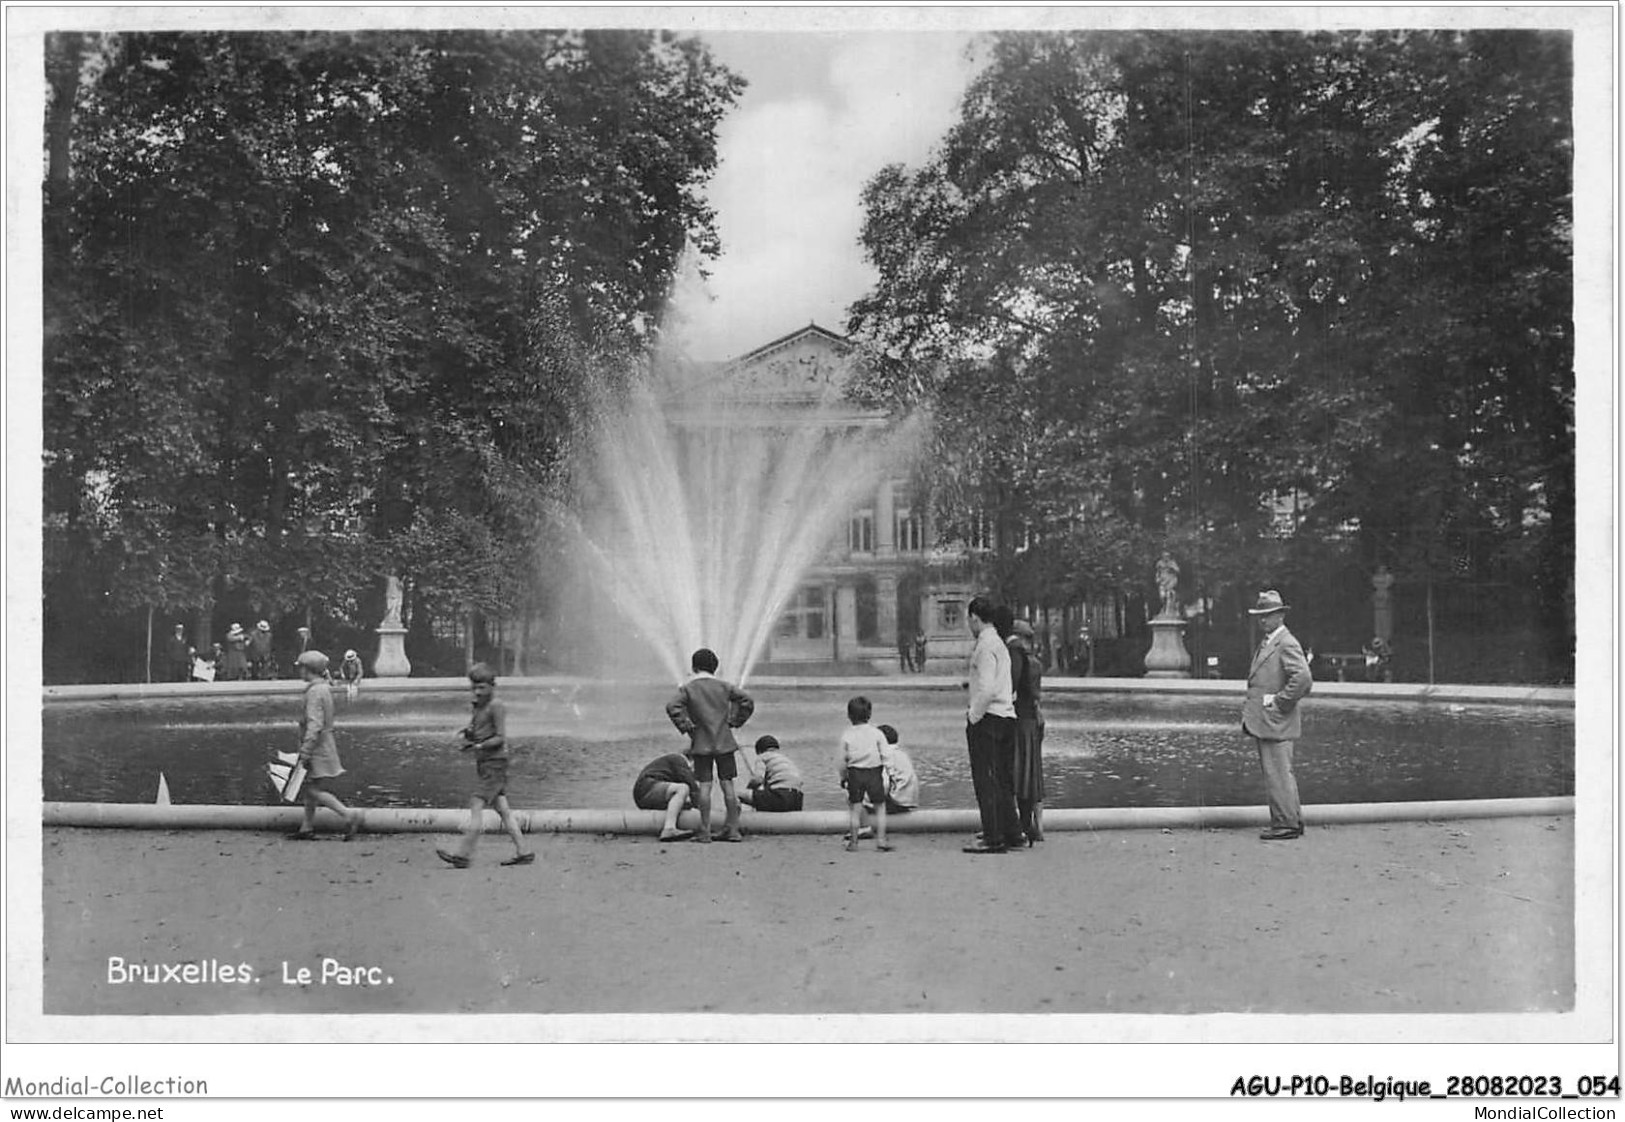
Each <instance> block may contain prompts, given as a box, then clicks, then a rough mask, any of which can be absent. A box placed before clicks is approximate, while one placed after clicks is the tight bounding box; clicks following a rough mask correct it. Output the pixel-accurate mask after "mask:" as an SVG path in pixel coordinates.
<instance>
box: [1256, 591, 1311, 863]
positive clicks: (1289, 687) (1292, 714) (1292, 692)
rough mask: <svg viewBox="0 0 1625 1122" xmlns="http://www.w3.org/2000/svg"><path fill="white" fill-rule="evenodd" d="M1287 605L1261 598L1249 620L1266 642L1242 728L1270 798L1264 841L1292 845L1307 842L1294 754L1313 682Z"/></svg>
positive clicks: (1277, 597) (1273, 597)
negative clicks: (1304, 701)
mask: <svg viewBox="0 0 1625 1122" xmlns="http://www.w3.org/2000/svg"><path fill="white" fill-rule="evenodd" d="M1287 608H1288V605H1287V604H1284V603H1282V602H1281V594H1280V593H1279V592H1277V591H1275V590H1274V589H1273V588H1272V589H1269V590H1268V591H1266V592H1261V593H1259V595H1258V603H1257V604H1256V605H1255V606H1254V607H1251V608H1248V609H1247V614H1248V615H1250V616H1252V617H1253V619H1255V620H1257V621H1258V628H1259V631H1260V632H1261V633H1262V634H1263V636H1264V638H1263V642H1261V643H1260V644H1259V646H1258V650H1257V652H1256V653H1255V654H1254V655H1253V661H1252V666H1251V667H1250V668H1249V669H1248V671H1247V698H1246V700H1245V701H1244V702H1243V704H1242V709H1241V727H1242V730H1243V731H1244V732H1246V734H1247V736H1248V738H1249V739H1250V740H1251V741H1252V742H1253V744H1254V745H1255V746H1256V747H1257V749H1258V766H1259V768H1260V769H1261V770H1262V771H1263V773H1264V790H1265V793H1266V795H1267V796H1268V798H1269V806H1270V828H1269V829H1267V830H1265V831H1264V832H1263V833H1262V834H1260V835H1259V837H1261V838H1263V839H1264V840H1265V841H1287V840H1290V839H1292V838H1299V837H1302V836H1303V808H1302V807H1301V805H1300V804H1299V802H1298V781H1297V779H1296V777H1294V776H1293V774H1292V748H1293V745H1294V743H1295V742H1296V741H1297V740H1298V738H1299V737H1300V736H1302V735H1303V714H1302V713H1301V712H1299V709H1298V703H1299V702H1300V701H1301V700H1302V699H1303V698H1305V697H1307V696H1309V691H1310V689H1312V688H1313V686H1314V679H1313V678H1312V677H1311V676H1310V673H1309V660H1308V659H1307V658H1305V657H1304V653H1303V647H1302V646H1300V645H1299V643H1298V640H1297V639H1296V638H1294V637H1293V635H1292V632H1290V631H1288V630H1287V629H1286V613H1287Z"/></svg>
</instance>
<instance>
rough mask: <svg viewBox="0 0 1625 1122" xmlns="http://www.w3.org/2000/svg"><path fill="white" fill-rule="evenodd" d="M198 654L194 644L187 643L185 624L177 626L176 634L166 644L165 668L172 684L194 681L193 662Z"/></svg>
mask: <svg viewBox="0 0 1625 1122" xmlns="http://www.w3.org/2000/svg"><path fill="white" fill-rule="evenodd" d="M196 657H197V652H196V651H195V650H193V649H192V644H190V643H188V642H187V641H186V627H185V626H184V625H183V624H179V623H177V624H176V625H175V634H173V635H171V636H170V637H169V639H168V641H167V642H166V643H165V644H164V666H165V667H166V668H167V671H168V674H169V680H170V681H171V682H190V681H191V680H192V662H193V660H194V659H195V658H196Z"/></svg>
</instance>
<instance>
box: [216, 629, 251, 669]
mask: <svg viewBox="0 0 1625 1122" xmlns="http://www.w3.org/2000/svg"><path fill="white" fill-rule="evenodd" d="M215 676H216V680H217V681H218V680H224V681H227V682H240V681H242V680H243V679H244V678H247V677H248V636H247V635H246V634H244V632H243V625H242V624H240V623H234V624H232V625H231V630H229V631H227V632H226V654H225V659H224V660H223V661H222V663H221V664H220V665H219V666H217V667H216V668H215Z"/></svg>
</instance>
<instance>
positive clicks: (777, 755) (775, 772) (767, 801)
mask: <svg viewBox="0 0 1625 1122" xmlns="http://www.w3.org/2000/svg"><path fill="white" fill-rule="evenodd" d="M756 758H757V760H759V761H760V762H761V765H762V774H761V775H753V776H751V778H750V783H749V784H747V786H749V788H750V790H748V791H746V792H744V793H743V794H742V795H740V796H739V801H740V802H742V803H744V804H745V805H746V806H753V807H755V808H756V809H757V810H765V811H791V810H800V809H801V798H802V796H801V783H802V779H801V769H800V768H798V767H796V763H795V761H794V760H792V759H791V758H790V757H789V756H786V755H785V754H784V753H783V752H781V751H779V742H778V739H777V738H776V737H772V736H762V737H758V738H757V739H756Z"/></svg>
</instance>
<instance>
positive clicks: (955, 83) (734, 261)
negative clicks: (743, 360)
mask: <svg viewBox="0 0 1625 1122" xmlns="http://www.w3.org/2000/svg"><path fill="white" fill-rule="evenodd" d="M774 38H775V39H776V40H778V42H776V43H774V44H773V45H774V47H775V50H763V51H759V52H756V53H753V54H751V55H749V56H746V57H745V59H744V61H743V64H741V63H735V62H731V61H730V60H729V58H728V56H727V54H726V53H724V54H723V61H724V62H725V63H728V64H729V65H730V66H734V67H735V68H736V69H738V70H740V71H741V72H742V73H744V76H745V77H746V78H751V77H752V73H751V70H752V69H753V68H755V69H758V70H760V69H761V68H763V67H767V66H771V65H772V60H773V58H774V57H775V54H777V55H779V56H780V57H782V55H783V53H784V52H794V51H796V50H797V49H798V47H800V48H804V49H807V50H813V49H816V50H818V51H820V52H821V53H822V54H823V55H824V56H826V58H827V62H826V65H824V66H823V67H820V68H815V70H816V71H817V72H816V73H814V74H811V75H809V74H807V73H806V71H807V69H808V68H806V67H800V68H797V70H796V72H797V80H796V81H795V82H794V86H795V87H797V88H794V89H789V88H786V87H787V85H789V83H786V82H785V81H784V80H783V78H784V75H783V73H779V74H775V75H773V77H774V78H775V79H776V81H775V82H773V83H772V85H773V86H775V87H776V89H775V90H774V91H773V92H772V93H771V94H769V95H763V96H761V97H760V98H759V99H755V100H753V99H752V96H751V92H750V91H748V90H747V92H746V94H745V96H744V97H743V98H742V99H741V103H740V105H739V106H738V107H737V108H736V110H735V112H734V113H733V114H732V115H731V116H730V117H729V119H728V120H726V121H725V122H724V123H723V126H722V128H721V130H720V134H719V137H718V139H719V146H720V151H721V162H720V167H719V169H718V172H717V175H716V177H715V178H714V180H713V181H712V183H711V187H710V190H709V192H708V194H709V197H710V200H711V203H712V205H713V206H714V207H715V208H716V210H717V224H718V229H719V232H720V234H721V236H722V241H723V256H722V257H721V258H720V259H719V260H717V261H715V262H711V263H709V266H708V267H709V268H710V269H711V271H712V278H711V280H710V282H709V284H708V286H707V287H708V289H709V292H710V294H711V296H712V297H713V298H712V299H711V300H710V301H709V302H707V303H703V304H701V305H700V306H698V307H696V306H693V302H692V301H690V302H689V306H687V307H685V308H684V309H683V311H684V315H685V317H686V319H687V320H688V324H689V327H688V330H687V332H686V335H687V346H688V349H689V351H690V352H691V354H692V355H693V357H696V358H722V357H727V356H731V355H735V354H740V353H742V352H744V351H747V350H750V349H751V348H753V347H756V346H759V345H760V344H762V343H765V342H768V341H769V340H771V339H774V338H776V337H777V336H779V335H783V334H786V333H787V332H790V331H793V330H795V329H796V328H798V327H801V326H804V325H805V324H806V323H807V322H809V321H811V320H816V321H817V322H819V323H820V324H822V325H823V326H825V327H828V328H831V329H833V330H836V331H840V330H844V328H845V320H846V308H847V306H848V305H849V304H850V303H851V302H852V301H853V300H855V299H857V298H858V297H859V296H861V295H862V294H863V293H864V292H865V291H866V290H867V289H868V287H869V286H870V284H871V283H872V281H873V274H872V272H871V271H870V269H869V268H868V266H867V265H866V264H865V263H864V261H863V257H862V251H861V249H860V247H859V245H858V234H859V231H860V229H861V226H862V220H863V215H862V211H861V207H860V201H859V200H860V193H861V191H862V189H863V185H864V183H865V182H867V181H868V179H869V178H870V177H871V176H873V175H874V174H875V172H877V171H879V170H880V168H881V167H882V166H884V165H885V164H887V163H893V162H903V163H911V164H917V163H919V162H920V161H921V160H923V159H924V158H925V156H926V155H927V154H928V153H929V152H930V149H931V147H932V145H934V144H935V143H936V142H937V141H938V140H939V139H940V138H941V136H942V135H943V133H944V132H945V131H946V130H947V129H948V127H949V126H950V125H951V124H952V122H953V121H954V120H955V119H956V117H957V115H958V102H959V97H960V94H961V93H962V91H963V89H964V86H965V84H966V82H967V81H968V80H969V77H970V74H971V68H970V65H969V63H967V62H966V61H965V59H964V58H963V57H962V55H963V48H964V44H965V42H966V37H965V36H962V35H945V34H898V33H886V32H865V33H854V34H847V35H841V36H838V37H833V38H831V37H823V38H821V39H820V40H819V41H818V42H816V43H814V42H812V41H810V40H809V41H806V42H805V43H798V41H797V37H796V36H795V35H794V34H793V33H790V34H783V35H779V36H775V37H774ZM785 70H786V71H787V72H788V71H790V70H791V68H789V67H786V68H785ZM764 84H766V83H764Z"/></svg>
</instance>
